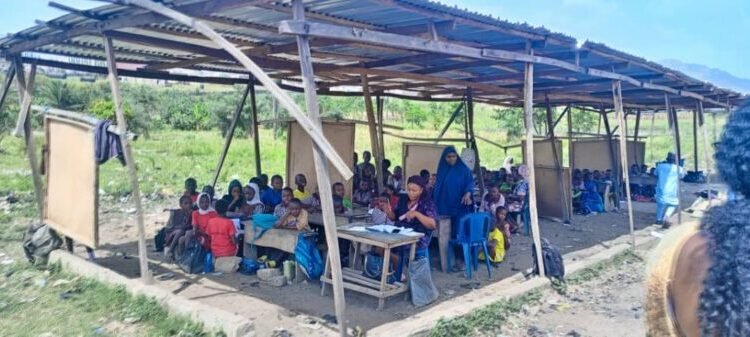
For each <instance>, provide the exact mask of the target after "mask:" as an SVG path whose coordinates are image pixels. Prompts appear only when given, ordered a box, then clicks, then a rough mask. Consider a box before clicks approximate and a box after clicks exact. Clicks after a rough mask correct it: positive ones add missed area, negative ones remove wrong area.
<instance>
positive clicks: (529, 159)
mask: <svg viewBox="0 0 750 337" xmlns="http://www.w3.org/2000/svg"><path fill="white" fill-rule="evenodd" d="M525 68H526V69H525V76H524V86H523V112H524V121H525V122H526V123H525V124H526V165H527V167H528V170H529V191H528V193H529V217H530V218H531V219H530V220H531V236H532V238H533V240H534V247H535V248H536V249H535V250H536V261H537V265H538V267H539V276H541V277H545V276H546V273H545V272H544V257H543V255H542V242H541V240H540V235H539V218H538V214H537V209H536V180H535V179H536V174H535V170H534V64H533V63H526V64H525ZM467 268H470V266H467Z"/></svg>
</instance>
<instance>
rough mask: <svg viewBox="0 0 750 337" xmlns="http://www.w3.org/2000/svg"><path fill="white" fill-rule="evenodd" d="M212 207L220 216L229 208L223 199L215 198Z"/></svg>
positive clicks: (224, 214)
mask: <svg viewBox="0 0 750 337" xmlns="http://www.w3.org/2000/svg"><path fill="white" fill-rule="evenodd" d="M214 208H215V209H216V213H217V214H219V215H221V216H226V214H227V209H229V202H227V201H226V200H224V199H220V200H217V201H216V205H215V206H214Z"/></svg>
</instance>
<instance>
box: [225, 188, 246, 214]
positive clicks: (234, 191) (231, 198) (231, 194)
mask: <svg viewBox="0 0 750 337" xmlns="http://www.w3.org/2000/svg"><path fill="white" fill-rule="evenodd" d="M221 200H224V201H226V202H227V212H229V213H230V214H231V213H239V212H240V208H242V205H244V204H245V197H244V195H243V194H242V183H241V182H240V181H239V180H237V179H234V180H232V181H231V182H229V186H228V187H227V194H225V195H224V196H223V197H221ZM230 216H232V215H230Z"/></svg>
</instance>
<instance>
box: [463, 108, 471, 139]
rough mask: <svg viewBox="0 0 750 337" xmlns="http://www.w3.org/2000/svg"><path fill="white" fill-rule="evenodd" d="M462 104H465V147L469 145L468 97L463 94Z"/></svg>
mask: <svg viewBox="0 0 750 337" xmlns="http://www.w3.org/2000/svg"><path fill="white" fill-rule="evenodd" d="M464 104H466V110H464V140H465V143H466V148H469V147H471V141H470V138H471V136H470V135H469V98H468V97H465V96H464Z"/></svg>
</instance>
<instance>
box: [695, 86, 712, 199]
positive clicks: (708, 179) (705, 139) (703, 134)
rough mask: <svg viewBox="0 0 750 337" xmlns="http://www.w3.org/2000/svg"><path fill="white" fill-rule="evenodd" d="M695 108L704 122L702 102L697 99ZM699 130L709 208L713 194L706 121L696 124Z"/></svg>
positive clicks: (700, 119)
mask: <svg viewBox="0 0 750 337" xmlns="http://www.w3.org/2000/svg"><path fill="white" fill-rule="evenodd" d="M697 105H698V106H697V109H698V113H699V114H700V116H699V117H700V118H699V121H704V122H705V113H704V111H703V102H701V101H697ZM698 125H699V127H700V129H701V130H700V131H701V138H702V139H703V159H704V160H705V161H706V185H707V186H708V189H709V193H708V207H709V208H711V204H712V202H713V199H714V197H713V194H712V193H711V168H712V165H711V154H709V153H708V149H710V147H709V140H708V132H707V131H706V123H699V124H698Z"/></svg>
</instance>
